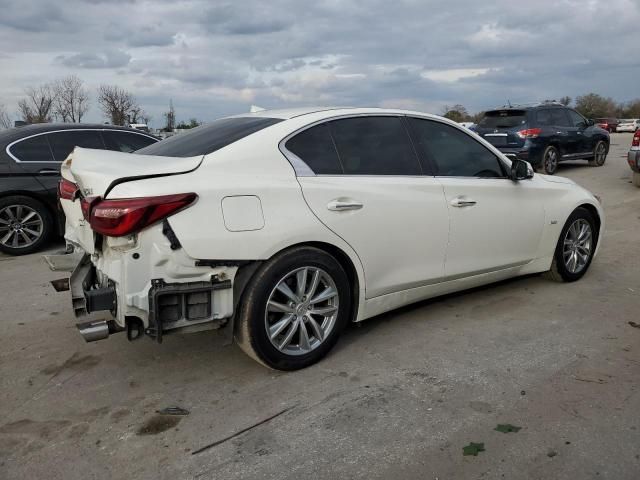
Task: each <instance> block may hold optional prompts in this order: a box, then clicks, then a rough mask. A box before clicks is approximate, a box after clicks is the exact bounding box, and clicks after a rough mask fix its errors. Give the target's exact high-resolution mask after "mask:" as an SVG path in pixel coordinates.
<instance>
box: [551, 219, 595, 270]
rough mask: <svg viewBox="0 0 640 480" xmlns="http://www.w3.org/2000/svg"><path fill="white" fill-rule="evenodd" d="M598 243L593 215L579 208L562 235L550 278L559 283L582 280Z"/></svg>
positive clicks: (568, 221)
mask: <svg viewBox="0 0 640 480" xmlns="http://www.w3.org/2000/svg"><path fill="white" fill-rule="evenodd" d="M597 241H598V232H597V230H596V223H595V220H594V218H593V215H592V214H591V212H589V210H587V209H585V208H582V207H580V208H577V209H576V210H575V211H574V212H573V213H572V214H571V215H570V216H569V219H568V220H567V223H566V224H565V225H564V227H563V229H562V232H561V233H560V238H559V239H558V244H557V245H556V250H555V253H554V256H553V262H552V264H551V270H550V271H549V272H548V276H549V277H550V278H551V279H553V280H556V281H559V282H575V281H576V280H579V279H580V278H582V276H583V275H584V274H585V273H586V272H587V270H588V268H589V265H591V260H592V259H593V254H594V252H595V250H596V245H597Z"/></svg>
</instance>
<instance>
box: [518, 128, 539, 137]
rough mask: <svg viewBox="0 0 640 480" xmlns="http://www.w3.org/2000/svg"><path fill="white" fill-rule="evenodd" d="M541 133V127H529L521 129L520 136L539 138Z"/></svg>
mask: <svg viewBox="0 0 640 480" xmlns="http://www.w3.org/2000/svg"><path fill="white" fill-rule="evenodd" d="M541 133H542V129H541V128H527V129H526V130H520V131H519V132H518V136H519V137H520V138H538V135H540V134H541Z"/></svg>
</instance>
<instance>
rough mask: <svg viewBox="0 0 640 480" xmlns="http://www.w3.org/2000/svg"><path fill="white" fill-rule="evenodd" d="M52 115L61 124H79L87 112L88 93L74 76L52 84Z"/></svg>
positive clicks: (80, 81)
mask: <svg viewBox="0 0 640 480" xmlns="http://www.w3.org/2000/svg"><path fill="white" fill-rule="evenodd" d="M53 90H54V93H55V100H54V102H53V113H54V115H55V116H56V117H58V118H60V119H61V120H62V121H63V122H71V123H80V122H81V121H82V117H83V116H84V115H85V113H87V110H89V92H88V91H87V89H86V88H84V85H83V82H82V80H80V79H79V78H78V77H76V76H75V75H69V76H68V77H65V78H61V79H60V80H57V81H56V82H55V83H54V84H53Z"/></svg>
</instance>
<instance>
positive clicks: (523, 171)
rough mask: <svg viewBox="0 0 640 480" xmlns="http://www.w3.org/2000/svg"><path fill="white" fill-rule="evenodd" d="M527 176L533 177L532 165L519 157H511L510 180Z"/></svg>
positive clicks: (517, 179)
mask: <svg viewBox="0 0 640 480" xmlns="http://www.w3.org/2000/svg"><path fill="white" fill-rule="evenodd" d="M529 178H533V167H532V166H531V164H530V163H529V162H525V161H524V160H521V159H519V158H516V159H513V160H512V161H511V180H513V181H514V182H517V181H519V180H527V179H529Z"/></svg>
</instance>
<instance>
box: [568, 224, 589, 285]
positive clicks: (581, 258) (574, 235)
mask: <svg viewBox="0 0 640 480" xmlns="http://www.w3.org/2000/svg"><path fill="white" fill-rule="evenodd" d="M592 249H593V232H592V230H591V225H590V224H589V222H587V221H586V220H584V219H582V218H579V219H577V220H576V221H575V222H573V223H572V224H571V226H570V227H569V229H568V230H567V233H566V235H565V237H564V245H563V249H562V256H563V259H564V264H565V266H566V267H567V270H568V271H569V272H571V273H579V272H581V271H582V270H584V268H585V267H586V266H587V263H589V259H590V258H591V251H592Z"/></svg>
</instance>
